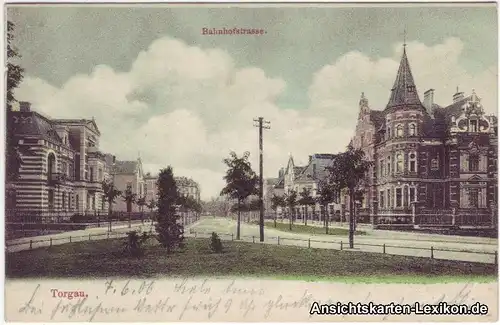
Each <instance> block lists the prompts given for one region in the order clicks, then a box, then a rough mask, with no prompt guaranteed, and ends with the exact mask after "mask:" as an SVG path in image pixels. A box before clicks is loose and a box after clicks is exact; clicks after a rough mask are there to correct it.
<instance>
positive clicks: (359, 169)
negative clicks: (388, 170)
mask: <svg viewBox="0 0 500 325" xmlns="http://www.w3.org/2000/svg"><path fill="white" fill-rule="evenodd" d="M372 165H373V162H371V161H368V160H366V159H365V153H364V151H363V150H361V149H354V147H353V146H352V145H349V146H348V147H347V150H346V151H345V152H343V153H340V154H338V155H337V156H336V157H335V158H334V159H333V161H332V165H331V166H330V167H326V169H327V170H328V171H329V182H330V184H333V185H334V186H335V187H336V189H337V190H338V191H340V190H342V189H346V190H347V191H348V195H349V247H350V248H353V247H354V205H355V203H354V202H355V197H356V191H357V187H358V186H359V184H360V183H361V182H362V181H363V179H364V178H365V175H366V173H367V172H368V170H369V169H370V167H371V166H372Z"/></svg>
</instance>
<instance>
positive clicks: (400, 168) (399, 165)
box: [396, 153, 404, 173]
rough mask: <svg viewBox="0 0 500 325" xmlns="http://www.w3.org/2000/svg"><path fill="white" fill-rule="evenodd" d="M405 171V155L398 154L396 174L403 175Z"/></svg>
mask: <svg viewBox="0 0 500 325" xmlns="http://www.w3.org/2000/svg"><path fill="white" fill-rule="evenodd" d="M403 170H404V160H403V154H402V153H398V154H397V155H396V172H398V173H401V172H403Z"/></svg>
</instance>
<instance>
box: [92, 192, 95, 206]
mask: <svg viewBox="0 0 500 325" xmlns="http://www.w3.org/2000/svg"><path fill="white" fill-rule="evenodd" d="M92 210H95V194H94V195H92Z"/></svg>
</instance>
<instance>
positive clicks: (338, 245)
mask: <svg viewBox="0 0 500 325" xmlns="http://www.w3.org/2000/svg"><path fill="white" fill-rule="evenodd" d="M190 234H191V235H193V237H195V238H196V237H202V238H208V237H210V236H211V235H212V233H211V232H210V233H209V232H198V231H194V230H193V229H190ZM217 235H219V237H221V239H225V240H231V241H234V240H236V236H235V235H234V234H233V233H231V234H219V233H218V234H217ZM243 239H247V240H245V241H252V242H253V243H260V242H259V240H260V239H259V236H240V240H243ZM266 239H267V242H263V244H273V243H271V242H270V240H274V241H275V243H276V244H277V245H286V246H302V245H294V244H291V243H290V242H302V243H304V245H303V246H306V247H308V248H329V249H336V250H344V249H348V248H349V242H346V241H343V240H340V241H339V240H337V241H330V240H316V239H311V238H307V239H304V238H292V237H282V236H277V237H266ZM286 241H288V242H289V243H288V244H287V243H285V242H286ZM314 243H318V244H323V245H322V246H323V247H318V246H316V247H313V245H312V244H314ZM324 244H326V245H324ZM325 246H326V247H325ZM356 246H364V247H373V248H376V249H374V250H370V251H369V252H374V253H382V254H389V255H406V254H391V253H390V252H388V250H391V249H392V250H396V249H412V250H418V251H422V252H424V253H425V252H428V253H427V254H425V255H424V257H429V258H431V259H434V258H435V256H434V255H435V253H436V252H448V253H461V254H476V255H483V256H493V258H492V260H493V261H491V260H490V261H489V262H485V263H489V264H495V265H497V263H498V251H494V252H484V251H473V250H459V249H448V248H436V247H434V246H429V247H411V246H395V245H387V244H365V243H356V244H355V247H356ZM406 256H409V255H406ZM414 256H417V257H422V256H419V255H414Z"/></svg>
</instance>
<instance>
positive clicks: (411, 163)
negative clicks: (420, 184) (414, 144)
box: [409, 152, 417, 173]
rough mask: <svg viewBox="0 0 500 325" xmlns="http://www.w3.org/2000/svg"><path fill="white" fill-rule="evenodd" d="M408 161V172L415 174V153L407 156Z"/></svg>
mask: <svg viewBox="0 0 500 325" xmlns="http://www.w3.org/2000/svg"><path fill="white" fill-rule="evenodd" d="M409 158H410V159H409V160H410V164H409V167H410V172H411V173H415V172H417V154H416V153H415V152H411V153H410V155H409Z"/></svg>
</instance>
